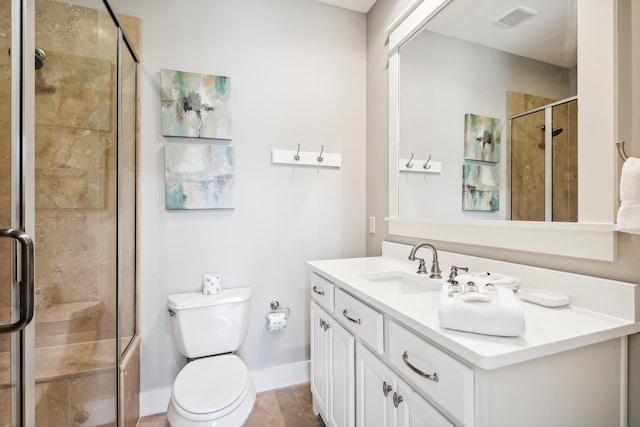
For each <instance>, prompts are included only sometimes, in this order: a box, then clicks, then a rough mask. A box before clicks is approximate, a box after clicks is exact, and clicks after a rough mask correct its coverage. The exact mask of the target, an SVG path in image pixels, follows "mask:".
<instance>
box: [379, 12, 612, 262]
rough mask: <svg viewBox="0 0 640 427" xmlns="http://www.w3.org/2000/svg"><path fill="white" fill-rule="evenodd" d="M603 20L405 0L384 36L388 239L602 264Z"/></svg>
mask: <svg viewBox="0 0 640 427" xmlns="http://www.w3.org/2000/svg"><path fill="white" fill-rule="evenodd" d="M616 11H617V9H616V0H599V1H591V0H526V1H510V0H481V1H479V0H446V1H437V0H435V1H434V0H424V1H420V0H417V1H414V2H413V3H412V4H411V5H410V6H409V8H408V9H407V10H406V11H405V12H403V14H402V15H401V16H400V17H398V19H397V20H396V21H395V22H394V23H393V24H392V25H391V26H390V27H389V28H388V30H387V31H388V33H389V47H390V50H389V58H390V59H389V84H390V86H389V109H390V111H389V132H390V134H389V154H390V159H389V167H390V177H389V179H390V182H389V232H390V233H391V234H397V235H406V236H413V237H424V238H430V239H434V240H444V241H451V242H462V243H471V244H474V245H481V246H497V247H503V248H510V249H518V250H525V251H532V252H544V253H552V254H562V255H567V256H575V257H583V258H591V259H606V260H611V259H613V254H614V249H613V248H614V232H613V231H612V230H613V229H614V226H613V218H614V211H615V207H616V206H617V198H616V184H615V182H617V179H616V174H615V172H614V169H615V165H616V158H615V157H614V156H615V152H616V150H615V144H614V143H615V141H616V136H617V129H616V118H617V117H616V108H615V107H616V102H617V93H616V92H615V91H616V87H615V81H616V77H615V75H616V66H617V64H616V52H615V49H616V46H617V44H616V25H617V16H616ZM498 21H502V22H498ZM577 105H579V108H577ZM523 150H524V151H523ZM556 158H557V159H562V160H561V161H560V162H559V163H556V162H555V160H556ZM554 170H555V171H556V172H554ZM578 171H582V172H581V173H578ZM584 171H588V173H584ZM554 181H555V183H556V185H557V188H554V187H553V182H554ZM559 184H561V185H559ZM534 189H535V191H534ZM554 191H555V193H556V194H554ZM534 193H535V194H534ZM534 196H535V197H536V198H534ZM552 205H556V206H557V207H562V212H561V213H558V212H554V210H553V209H552V208H551V206H552ZM534 208H535V209H534ZM518 209H519V211H518ZM534 212H535V214H534ZM510 219H518V220H519V221H509V220H510ZM487 220H488V221H487ZM552 220H554V221H557V222H553V223H551V222H546V221H552ZM598 246H599V247H600V248H601V249H599V250H598V249H594V248H595V247H598Z"/></svg>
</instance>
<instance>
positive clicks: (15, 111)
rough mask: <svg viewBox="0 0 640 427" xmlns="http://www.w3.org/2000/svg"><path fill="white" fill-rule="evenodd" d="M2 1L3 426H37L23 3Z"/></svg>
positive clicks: (0, 274)
mask: <svg viewBox="0 0 640 427" xmlns="http://www.w3.org/2000/svg"><path fill="white" fill-rule="evenodd" d="M24 6H25V3H23V2H21V1H18V0H13V1H12V0H1V1H0V11H1V12H0V33H1V34H2V37H0V69H1V70H2V74H0V76H1V77H0V111H1V114H0V129H1V130H0V425H3V426H4V425H11V426H19V425H33V391H34V388H33V374H32V373H33V364H34V355H33V329H34V327H33V322H32V318H33V307H34V290H33V285H34V274H33V273H34V271H33V269H34V259H33V256H34V253H33V250H34V246H33V240H32V239H31V237H30V236H29V235H28V234H27V233H26V232H27V231H29V232H31V231H32V230H31V226H30V225H29V227H27V221H28V220H27V214H26V212H25V202H26V194H25V193H26V191H25V182H26V181H27V177H26V174H27V171H26V170H25V168H24V159H25V157H26V155H27V153H26V151H27V147H28V141H27V137H26V135H25V133H26V132H25V129H27V126H28V125H27V124H26V123H25V121H26V120H25V117H26V115H27V114H26V113H25V111H26V110H25V108H26V107H25V105H26V104H27V101H26V100H25V96H24V95H25V89H24V87H23V80H22V78H21V76H23V68H24V67H25V66H28V65H32V64H33V62H31V61H33V56H26V55H23V51H26V48H24V46H23V45H22V40H23V38H22V23H23V13H25V12H24V10H23V7H24Z"/></svg>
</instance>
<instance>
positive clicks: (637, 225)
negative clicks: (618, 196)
mask: <svg viewBox="0 0 640 427" xmlns="http://www.w3.org/2000/svg"><path fill="white" fill-rule="evenodd" d="M638 186H640V183H639V184H638ZM617 228H618V230H640V203H638V204H630V203H629V202H627V201H624V200H623V201H622V203H621V204H620V208H619V209H618V221H617Z"/></svg>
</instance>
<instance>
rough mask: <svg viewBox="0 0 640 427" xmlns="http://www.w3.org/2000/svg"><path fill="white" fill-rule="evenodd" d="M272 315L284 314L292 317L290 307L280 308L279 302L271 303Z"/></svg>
mask: <svg viewBox="0 0 640 427" xmlns="http://www.w3.org/2000/svg"><path fill="white" fill-rule="evenodd" d="M271 310H272V311H271V313H284V314H285V315H286V316H287V317H289V316H290V315H291V309H290V308H289V307H280V303H279V302H278V301H271Z"/></svg>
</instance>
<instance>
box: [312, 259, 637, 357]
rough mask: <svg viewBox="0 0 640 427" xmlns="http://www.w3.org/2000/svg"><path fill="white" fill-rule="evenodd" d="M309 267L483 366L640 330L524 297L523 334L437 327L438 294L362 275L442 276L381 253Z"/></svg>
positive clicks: (605, 317) (634, 325) (616, 320)
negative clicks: (406, 290) (399, 288)
mask: <svg viewBox="0 0 640 427" xmlns="http://www.w3.org/2000/svg"><path fill="white" fill-rule="evenodd" d="M309 265H310V266H311V269H312V271H315V272H317V273H319V274H320V275H321V276H323V277H324V278H326V279H328V280H330V281H331V282H333V283H334V284H335V285H337V286H338V287H340V288H342V289H344V290H345V291H347V292H349V293H351V294H353V295H354V296H356V297H358V298H360V299H362V300H364V301H365V302H367V303H368V304H369V305H371V306H372V307H374V308H376V309H378V310H379V311H381V312H383V313H384V314H385V315H388V316H390V317H391V318H394V319H396V320H398V321H399V322H401V323H403V324H405V325H406V326H408V327H410V328H412V329H414V330H415V331H417V332H418V333H420V334H421V335H423V336H425V337H426V338H428V339H429V340H431V341H432V342H433V343H435V344H437V345H439V346H441V347H442V348H444V349H446V350H448V351H449V352H451V353H454V354H456V355H457V356H458V357H459V358H461V359H462V360H465V361H467V362H468V363H470V364H472V365H475V366H477V367H479V368H483V369H495V368H500V367H503V366H507V365H511V364H515V363H519V362H524V361H526V360H530V359H534V358H537V357H541V356H546V355H550V354H553V353H557V352H560V351H565V350H570V349H574V348H577V347H581V346H585V345H589V344H595V343H598V342H601V341H606V340H609V339H614V338H620V337H622V336H625V335H629V334H633V333H636V332H639V331H640V323H635V322H632V321H629V320H625V319H621V318H617V317H613V316H610V315H605V314H602V313H598V312H595V311H590V310H586V309H583V308H579V307H575V306H572V305H568V306H565V307H559V308H547V307H543V306H540V305H537V304H533V303H529V302H524V301H520V304H522V307H523V309H524V315H525V322H526V332H525V334H524V335H523V336H520V337H514V338H510V337H497V336H490V335H481V334H475V333H470V332H461V331H454V330H450V329H444V328H441V327H440V321H439V319H438V301H439V299H440V292H438V291H435V292H427V293H418V294H408V295H406V294H404V295H403V294H400V293H398V292H395V291H393V290H391V289H389V288H385V287H383V286H372V283H371V282H370V281H369V280H368V279H366V277H365V276H367V275H371V274H374V273H389V272H403V273H405V274H409V275H412V276H413V277H415V278H417V279H419V280H424V281H425V282H428V283H429V284H430V285H433V284H437V283H444V279H443V280H439V281H435V280H432V279H429V278H428V277H424V275H418V274H416V272H415V270H416V268H415V266H413V265H408V264H406V263H402V262H398V261H396V260H394V259H391V258H385V257H368V258H349V259H336V260H323V261H309ZM443 276H446V274H445V273H443Z"/></svg>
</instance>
